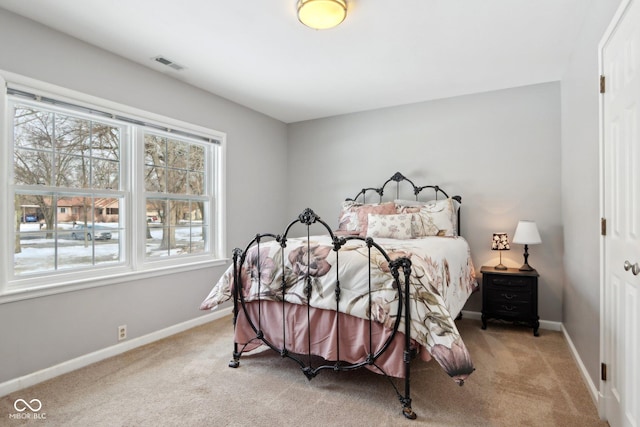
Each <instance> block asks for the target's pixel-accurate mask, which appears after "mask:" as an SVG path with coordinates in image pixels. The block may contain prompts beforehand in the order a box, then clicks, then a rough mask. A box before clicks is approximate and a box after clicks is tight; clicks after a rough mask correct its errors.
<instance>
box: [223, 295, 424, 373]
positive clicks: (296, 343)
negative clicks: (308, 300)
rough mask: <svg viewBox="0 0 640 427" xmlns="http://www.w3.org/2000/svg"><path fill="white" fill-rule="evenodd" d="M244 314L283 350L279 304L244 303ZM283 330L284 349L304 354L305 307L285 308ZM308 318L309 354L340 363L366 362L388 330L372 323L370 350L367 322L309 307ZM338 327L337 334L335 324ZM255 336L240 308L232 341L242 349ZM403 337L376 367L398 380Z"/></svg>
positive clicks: (395, 340)
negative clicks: (309, 326)
mask: <svg viewBox="0 0 640 427" xmlns="http://www.w3.org/2000/svg"><path fill="white" fill-rule="evenodd" d="M259 305H261V309H260V312H261V320H260V324H258V306H259ZM246 306H247V311H248V313H249V316H250V317H251V319H252V321H253V322H254V325H255V327H256V328H258V329H262V331H263V333H264V336H265V338H267V339H268V340H269V341H270V342H271V343H272V344H274V345H275V346H277V347H280V348H282V347H283V344H284V339H283V326H282V323H283V322H282V318H283V316H282V303H279V302H274V301H261V302H260V303H258V302H251V303H247V304H246ZM284 317H285V319H286V320H285V323H286V326H285V329H284V335H285V336H286V348H287V350H288V351H289V352H291V353H299V354H307V353H308V351H309V341H308V335H307V330H308V329H309V328H308V326H307V306H303V305H297V304H286V305H285V316H284ZM309 319H310V325H311V329H312V330H311V354H313V355H316V356H320V357H322V358H324V359H325V360H327V361H336V360H342V361H345V362H349V363H358V362H360V361H363V360H366V357H367V355H368V354H369V353H370V348H371V349H372V351H371V352H372V353H375V352H377V351H378V350H379V349H380V348H382V346H383V345H384V342H385V341H386V340H387V337H388V336H389V335H391V331H390V330H388V329H386V328H384V327H383V326H382V325H381V324H379V323H377V322H371V324H372V328H371V343H372V344H371V347H370V344H369V341H370V340H369V321H368V320H364V319H360V318H357V317H353V316H350V315H348V314H344V313H338V316H336V312H334V311H329V310H322V309H317V308H313V307H309ZM338 324H339V326H340V333H339V334H338V329H337V325H338ZM338 335H339V338H340V354H338V346H337V345H336V343H337V339H338ZM255 336H256V334H255V332H254V331H253V329H251V326H250V325H249V322H248V321H247V318H246V316H245V314H244V312H243V310H242V307H240V313H239V315H238V320H237V323H236V330H235V340H236V342H237V343H238V344H240V345H241V346H243V345H245V344H247V343H249V341H251V340H252V339H253V338H255ZM404 339H405V335H404V334H402V333H400V331H398V332H397V333H396V335H395V337H394V338H393V340H392V341H391V344H390V345H389V348H387V350H386V351H385V352H384V353H383V354H382V355H381V356H380V357H379V358H378V359H377V360H376V362H375V365H377V366H379V367H380V368H382V369H383V370H384V371H385V372H386V373H387V374H388V375H390V376H392V377H397V378H404V377H405V367H404V361H403V359H404V358H403V352H404ZM411 341H412V346H413V347H414V348H415V347H416V346H417V347H418V356H419V357H420V359H422V360H425V361H429V360H431V355H430V354H429V353H428V352H427V351H426V349H425V348H422V347H420V346H418V344H417V343H416V342H415V341H413V340H411ZM260 345H262V341H260V340H259V339H255V340H253V342H251V343H249V344H248V345H247V346H246V348H245V350H244V351H251V350H254V349H256V348H258V347H259V346H260ZM366 367H367V368H368V369H370V370H372V371H373V372H376V373H381V372H380V370H378V369H377V368H376V367H375V366H372V365H366Z"/></svg>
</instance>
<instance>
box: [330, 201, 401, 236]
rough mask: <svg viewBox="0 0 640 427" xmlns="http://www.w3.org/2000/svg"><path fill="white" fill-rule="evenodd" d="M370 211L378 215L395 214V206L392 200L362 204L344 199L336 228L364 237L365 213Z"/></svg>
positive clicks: (365, 229) (365, 227) (366, 217)
mask: <svg viewBox="0 0 640 427" xmlns="http://www.w3.org/2000/svg"><path fill="white" fill-rule="evenodd" d="M370 213H373V214H379V215H391V214H395V213H396V206H395V204H394V203H393V202H387V203H375V204H362V203H359V202H354V201H352V200H347V201H344V202H342V210H341V211H340V216H339V218H338V230H339V231H348V232H357V233H358V235H360V236H361V237H365V236H366V234H367V223H368V216H367V215H369V214H370Z"/></svg>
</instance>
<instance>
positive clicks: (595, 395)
mask: <svg viewBox="0 0 640 427" xmlns="http://www.w3.org/2000/svg"><path fill="white" fill-rule="evenodd" d="M562 334H563V335H564V338H565V339H566V340H567V344H568V345H569V350H570V351H571V354H572V355H573V358H574V360H575V361H576V364H577V365H578V369H579V370H580V373H581V374H582V379H583V380H584V382H585V384H586V385H587V389H588V390H589V393H590V394H591V398H592V399H593V403H594V404H595V405H596V408H598V415H600V416H601V417H602V412H601V408H600V402H601V399H600V397H601V396H600V391H599V390H598V388H597V387H596V385H595V384H594V382H593V381H592V380H591V377H590V376H589V372H588V371H587V368H586V367H585V366H584V363H582V359H581V358H580V355H579V354H578V351H577V350H576V347H575V346H574V345H573V341H571V337H570V336H569V333H568V332H567V330H566V329H565V328H564V325H562Z"/></svg>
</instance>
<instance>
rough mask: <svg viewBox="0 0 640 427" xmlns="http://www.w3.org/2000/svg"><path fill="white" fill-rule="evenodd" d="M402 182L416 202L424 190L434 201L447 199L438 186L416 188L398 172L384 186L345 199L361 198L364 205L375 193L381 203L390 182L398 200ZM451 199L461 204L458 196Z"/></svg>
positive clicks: (354, 199) (365, 190)
mask: <svg viewBox="0 0 640 427" xmlns="http://www.w3.org/2000/svg"><path fill="white" fill-rule="evenodd" d="M404 181H406V182H407V183H408V184H409V185H411V188H412V193H413V195H414V196H415V198H416V200H418V198H419V195H420V193H421V192H422V190H425V189H431V190H433V192H434V194H435V199H436V200H437V199H438V198H439V197H444V198H447V197H449V195H448V194H447V193H446V192H445V191H444V190H443V189H442V188H440V187H439V186H438V185H423V186H421V187H418V186H417V185H415V184H414V183H413V181H411V180H410V179H409V178H407V177H406V176H404V175H403V174H401V173H400V172H396V173H395V174H393V176H392V177H391V178H389V179H388V180H386V181H385V182H384V184H382V186H381V187H368V188H363V189H362V190H360V192H359V193H358V194H356V196H355V197H353V198H347V200H353V201H358V198H359V197H362V200H361V201H362V203H366V202H367V193H369V192H375V193H377V194H378V196H379V200H378V202H381V201H382V197H383V196H384V192H385V188H386V187H387V184H389V183H390V182H395V183H396V185H395V190H396V194H395V198H396V199H399V198H400V194H401V193H400V184H401V183H402V182H404ZM451 198H452V199H454V200H457V201H458V203H462V197H460V196H453V197H451Z"/></svg>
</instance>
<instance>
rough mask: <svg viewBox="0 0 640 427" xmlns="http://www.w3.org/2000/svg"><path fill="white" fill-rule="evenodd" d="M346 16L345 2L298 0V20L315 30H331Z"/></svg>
mask: <svg viewBox="0 0 640 427" xmlns="http://www.w3.org/2000/svg"><path fill="white" fill-rule="evenodd" d="M346 16H347V2H346V0H299V1H298V19H299V20H300V22H302V23H303V24H304V25H306V26H307V27H310V28H313V29H316V30H325V29H328V28H333V27H335V26H336V25H338V24H340V23H341V22H342V21H344V18H345V17H346Z"/></svg>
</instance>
